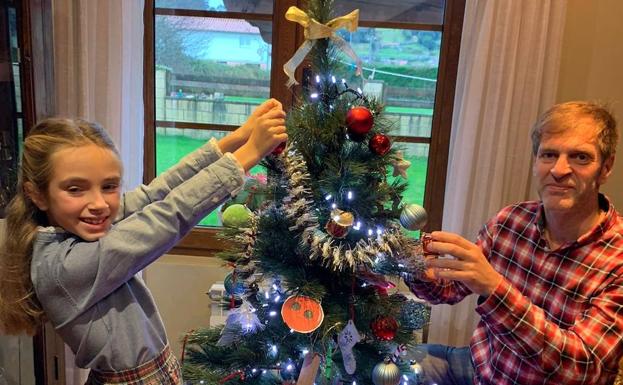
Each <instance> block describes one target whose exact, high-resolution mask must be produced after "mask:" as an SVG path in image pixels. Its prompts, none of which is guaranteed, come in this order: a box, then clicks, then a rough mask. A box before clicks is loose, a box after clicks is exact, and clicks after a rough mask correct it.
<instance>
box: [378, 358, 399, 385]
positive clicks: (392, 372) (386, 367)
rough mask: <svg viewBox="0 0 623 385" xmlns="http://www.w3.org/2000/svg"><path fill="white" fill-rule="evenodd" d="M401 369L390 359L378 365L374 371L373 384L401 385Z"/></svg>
mask: <svg viewBox="0 0 623 385" xmlns="http://www.w3.org/2000/svg"><path fill="white" fill-rule="evenodd" d="M400 376H401V374H400V368H399V367H398V365H396V364H394V363H393V362H392V361H391V360H390V359H389V358H385V360H384V361H383V362H379V363H378V364H376V366H375V367H374V369H372V382H373V383H374V385H398V384H399V383H400Z"/></svg>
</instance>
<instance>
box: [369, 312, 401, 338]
mask: <svg viewBox="0 0 623 385" xmlns="http://www.w3.org/2000/svg"><path fill="white" fill-rule="evenodd" d="M370 329H372V332H373V333H374V335H375V336H376V338H378V339H380V340H383V341H391V340H393V339H394V337H396V332H397V331H398V321H396V319H395V318H394V317H390V316H381V315H380V316H378V317H376V318H375V319H374V321H372V323H370Z"/></svg>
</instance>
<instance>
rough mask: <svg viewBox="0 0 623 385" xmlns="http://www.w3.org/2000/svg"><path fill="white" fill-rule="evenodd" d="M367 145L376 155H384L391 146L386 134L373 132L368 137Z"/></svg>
mask: <svg viewBox="0 0 623 385" xmlns="http://www.w3.org/2000/svg"><path fill="white" fill-rule="evenodd" d="M368 147H370V151H372V152H373V153H375V154H377V155H385V154H387V153H388V152H389V150H390V149H391V148H392V143H391V142H390V140H389V138H388V137H387V135H383V134H374V136H373V137H372V138H371V139H370V143H368Z"/></svg>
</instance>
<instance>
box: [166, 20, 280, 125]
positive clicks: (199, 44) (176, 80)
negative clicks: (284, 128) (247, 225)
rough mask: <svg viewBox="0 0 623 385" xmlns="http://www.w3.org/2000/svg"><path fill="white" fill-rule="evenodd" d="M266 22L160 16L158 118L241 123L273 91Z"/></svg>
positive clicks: (268, 35)
mask: <svg viewBox="0 0 623 385" xmlns="http://www.w3.org/2000/svg"><path fill="white" fill-rule="evenodd" d="M271 28H272V27H271V25H270V22H267V21H247V20H240V19H222V18H200V17H182V16H157V17H156V88H155V90H156V95H155V96H156V119H157V120H167V121H185V122H198V123H211V124H230V125H239V124H241V123H243V122H244V121H245V120H246V118H247V116H248V115H249V114H250V113H251V111H252V110H253V108H254V107H255V106H256V105H258V104H260V103H261V102H262V101H263V100H264V99H267V98H268V97H269V95H270V67H271V50H272V46H271V44H270V39H271V38H272V37H271V35H272V29H271Z"/></svg>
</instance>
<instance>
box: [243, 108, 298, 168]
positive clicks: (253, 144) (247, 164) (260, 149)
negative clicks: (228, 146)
mask: <svg viewBox="0 0 623 385" xmlns="http://www.w3.org/2000/svg"><path fill="white" fill-rule="evenodd" d="M254 124H255V125H254V127H253V131H252V132H251V134H250V135H249V139H248V140H247V142H246V143H245V144H244V145H242V146H241V147H240V148H239V149H238V150H237V151H235V152H234V156H235V157H236V158H237V159H238V161H239V162H240V164H241V165H242V167H244V169H245V170H249V169H250V168H251V167H253V166H255V165H256V164H257V163H258V162H259V161H260V160H261V159H262V158H263V157H265V156H266V155H268V154H270V153H271V152H272V151H273V150H274V149H275V148H276V147H277V146H278V145H279V144H281V143H282V142H285V141H286V140H287V139H288V134H286V126H285V113H284V112H283V109H282V108H281V104H278V105H274V106H273V108H271V109H270V110H268V111H266V112H264V113H263V114H262V115H260V116H257V117H255V118H254Z"/></svg>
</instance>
